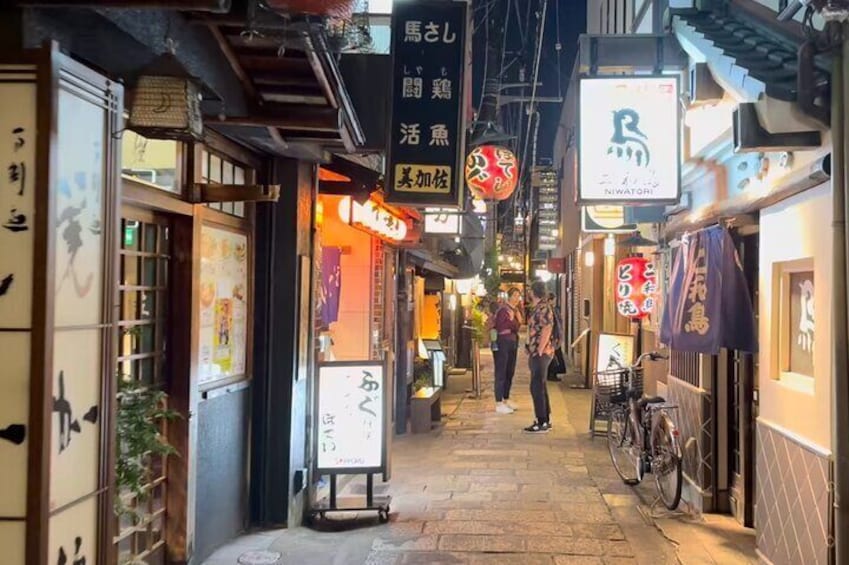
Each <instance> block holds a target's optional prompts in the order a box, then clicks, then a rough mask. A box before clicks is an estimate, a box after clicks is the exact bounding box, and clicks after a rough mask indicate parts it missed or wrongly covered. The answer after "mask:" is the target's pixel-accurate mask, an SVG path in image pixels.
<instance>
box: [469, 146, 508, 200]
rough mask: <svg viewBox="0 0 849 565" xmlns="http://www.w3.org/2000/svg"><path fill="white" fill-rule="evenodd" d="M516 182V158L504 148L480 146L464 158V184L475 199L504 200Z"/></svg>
mask: <svg viewBox="0 0 849 565" xmlns="http://www.w3.org/2000/svg"><path fill="white" fill-rule="evenodd" d="M518 181H519V165H518V163H517V161H516V156H515V155H513V152H512V151H510V150H509V149H507V148H506V147H501V146H500V145H481V146H480V147H475V148H474V149H473V150H472V152H471V153H469V156H468V157H467V158H466V184H467V185H468V186H469V190H471V191H472V194H473V195H475V197H477V198H480V199H482V200H506V199H507V198H510V195H511V194H513V191H514V190H515V189H516V183H518Z"/></svg>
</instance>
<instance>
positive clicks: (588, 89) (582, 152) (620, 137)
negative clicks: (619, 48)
mask: <svg viewBox="0 0 849 565" xmlns="http://www.w3.org/2000/svg"><path fill="white" fill-rule="evenodd" d="M678 92H679V88H678V79H677V78H676V77H670V76H607V77H590V78H582V79H581V81H580V94H579V96H580V112H579V128H578V129H579V136H578V168H579V183H578V200H579V202H581V203H599V204H626V205H639V204H648V203H676V202H678V198H679V196H680V159H681V143H680V135H679V128H680V126H679V124H680V109H679V106H680V104H679V100H678Z"/></svg>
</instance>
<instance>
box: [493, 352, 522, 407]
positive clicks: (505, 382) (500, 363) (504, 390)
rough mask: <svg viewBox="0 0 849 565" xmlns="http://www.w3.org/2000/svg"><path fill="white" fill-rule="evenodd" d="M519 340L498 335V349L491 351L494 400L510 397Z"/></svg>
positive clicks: (499, 400)
mask: <svg viewBox="0 0 849 565" xmlns="http://www.w3.org/2000/svg"><path fill="white" fill-rule="evenodd" d="M518 349H519V342H518V341H517V340H515V339H508V338H506V337H501V336H499V337H498V349H497V350H496V351H493V352H492V356H493V361H494V362H495V401H496V402H501V401H502V400H507V399H508V398H510V388H511V387H512V386H513V375H514V374H515V373H516V352H517V351H518Z"/></svg>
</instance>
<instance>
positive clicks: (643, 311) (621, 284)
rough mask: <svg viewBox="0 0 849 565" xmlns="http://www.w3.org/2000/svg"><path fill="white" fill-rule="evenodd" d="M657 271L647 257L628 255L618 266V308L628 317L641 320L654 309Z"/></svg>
mask: <svg viewBox="0 0 849 565" xmlns="http://www.w3.org/2000/svg"><path fill="white" fill-rule="evenodd" d="M656 293H657V272H656V271H655V268H654V263H653V262H652V261H651V260H650V259H647V258H645V257H628V258H626V259H622V260H621V261H619V264H618V265H617V266H616V310H617V311H618V312H619V313H620V314H621V315H623V316H625V317H626V318H631V319H632V320H640V319H642V318H645V317H646V316H648V315H649V314H651V313H652V311H653V310H654V302H655V294H656Z"/></svg>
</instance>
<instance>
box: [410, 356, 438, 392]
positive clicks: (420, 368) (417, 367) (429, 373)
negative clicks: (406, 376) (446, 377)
mask: <svg viewBox="0 0 849 565" xmlns="http://www.w3.org/2000/svg"><path fill="white" fill-rule="evenodd" d="M432 386H433V367H431V364H430V361H429V360H427V359H421V358H419V357H416V360H415V361H413V393H414V394H415V393H417V392H418V391H420V390H421V389H423V388H428V387H432Z"/></svg>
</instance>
